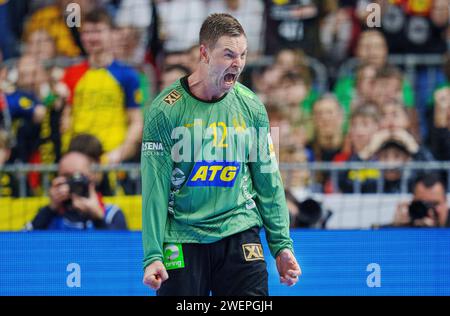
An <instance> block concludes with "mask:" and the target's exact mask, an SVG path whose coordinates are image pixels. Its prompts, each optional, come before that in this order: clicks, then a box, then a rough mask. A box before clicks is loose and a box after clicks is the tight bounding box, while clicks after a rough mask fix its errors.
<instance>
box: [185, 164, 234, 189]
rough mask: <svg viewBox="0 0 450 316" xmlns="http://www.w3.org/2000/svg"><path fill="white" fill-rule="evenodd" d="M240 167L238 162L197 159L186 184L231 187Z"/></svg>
mask: <svg viewBox="0 0 450 316" xmlns="http://www.w3.org/2000/svg"><path fill="white" fill-rule="evenodd" d="M240 167H241V165H240V163H239V162H229V161H222V162H218V161H212V162H206V161H198V162H196V163H195V165H194V168H193V169H192V172H191V175H190V176H189V181H188V182H187V186H189V187H195V186H201V187H232V186H233V185H234V182H235V181H236V178H237V175H238V174H239V170H240Z"/></svg>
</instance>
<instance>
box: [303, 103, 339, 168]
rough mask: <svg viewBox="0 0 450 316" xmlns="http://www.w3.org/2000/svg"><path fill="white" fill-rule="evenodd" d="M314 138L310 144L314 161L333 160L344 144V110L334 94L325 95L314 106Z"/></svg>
mask: <svg viewBox="0 0 450 316" xmlns="http://www.w3.org/2000/svg"><path fill="white" fill-rule="evenodd" d="M313 125H314V139H313V140H312V142H311V143H310V144H309V145H308V147H309V149H310V150H311V152H312V157H313V158H312V159H313V160H314V161H333V159H334V156H335V155H336V154H337V153H339V152H340V151H341V149H342V146H343V140H344V137H343V136H344V135H343V132H342V126H343V111H342V108H341V106H340V104H339V102H338V101H337V99H336V98H335V97H334V96H333V95H325V96H323V97H321V98H320V99H319V100H317V101H316V103H314V107H313Z"/></svg>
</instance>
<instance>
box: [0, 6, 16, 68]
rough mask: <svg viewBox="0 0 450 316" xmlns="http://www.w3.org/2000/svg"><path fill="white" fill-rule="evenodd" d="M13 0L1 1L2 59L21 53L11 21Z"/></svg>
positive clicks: (0, 43) (0, 52) (0, 37)
mask: <svg viewBox="0 0 450 316" xmlns="http://www.w3.org/2000/svg"><path fill="white" fill-rule="evenodd" d="M11 3H12V1H0V30H2V31H1V32H2V33H1V36H0V61H1V60H2V59H5V60H6V59H9V58H12V57H15V56H17V55H18V53H19V45H18V40H17V37H16V34H15V33H14V31H13V27H12V23H13V21H11V6H12V4H11Z"/></svg>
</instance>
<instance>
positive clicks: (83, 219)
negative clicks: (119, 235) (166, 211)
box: [26, 152, 127, 230]
mask: <svg viewBox="0 0 450 316" xmlns="http://www.w3.org/2000/svg"><path fill="white" fill-rule="evenodd" d="M93 178H94V175H93V173H92V170H91V162H90V160H89V157H88V156H86V155H84V154H82V153H77V152H71V153H68V154H66V155H64V156H63V158H61V161H60V162H59V169H58V177H56V178H55V179H53V181H52V185H51V187H50V190H49V198H50V204H49V205H47V206H44V207H42V208H40V209H39V211H38V213H37V215H36V216H35V217H34V219H33V220H32V221H31V222H30V223H28V224H27V225H26V229H27V230H91V229H111V230H112V229H119V230H125V229H127V225H126V221H125V216H124V214H123V212H122V211H121V210H120V209H119V208H118V207H117V206H115V205H110V204H105V203H104V202H103V199H102V196H101V194H99V193H98V192H97V191H96V190H95V184H94V180H93Z"/></svg>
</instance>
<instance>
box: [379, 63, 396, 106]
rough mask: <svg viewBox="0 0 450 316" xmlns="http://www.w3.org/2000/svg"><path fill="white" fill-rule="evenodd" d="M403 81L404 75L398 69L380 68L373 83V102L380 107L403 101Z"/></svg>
mask: <svg viewBox="0 0 450 316" xmlns="http://www.w3.org/2000/svg"><path fill="white" fill-rule="evenodd" d="M402 81H403V75H402V73H401V72H400V70H398V69H397V68H395V67H391V66H384V67H381V68H379V69H378V71H377V73H376V75H375V79H374V82H373V90H372V100H373V101H374V102H375V104H377V105H378V106H382V105H383V104H385V103H387V102H389V101H393V100H397V101H402Z"/></svg>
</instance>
